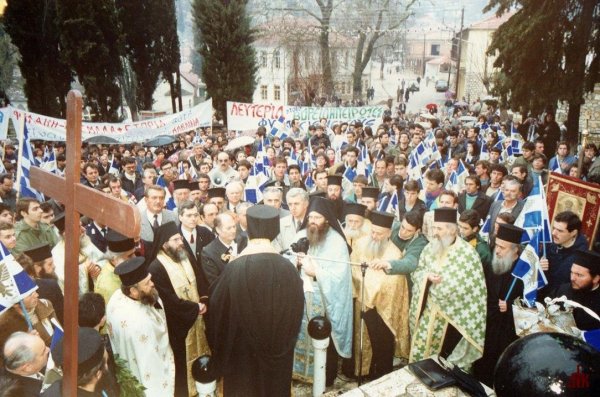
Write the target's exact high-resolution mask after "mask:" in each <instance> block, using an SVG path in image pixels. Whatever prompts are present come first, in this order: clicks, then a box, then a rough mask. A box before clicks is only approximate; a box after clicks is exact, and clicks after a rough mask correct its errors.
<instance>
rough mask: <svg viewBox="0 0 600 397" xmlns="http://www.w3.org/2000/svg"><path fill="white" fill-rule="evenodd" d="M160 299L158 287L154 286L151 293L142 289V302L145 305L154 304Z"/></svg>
mask: <svg viewBox="0 0 600 397" xmlns="http://www.w3.org/2000/svg"><path fill="white" fill-rule="evenodd" d="M156 301H158V291H157V290H156V288H152V291H150V293H145V292H143V291H142V290H140V302H142V304H144V305H148V306H154V304H155V303H156Z"/></svg>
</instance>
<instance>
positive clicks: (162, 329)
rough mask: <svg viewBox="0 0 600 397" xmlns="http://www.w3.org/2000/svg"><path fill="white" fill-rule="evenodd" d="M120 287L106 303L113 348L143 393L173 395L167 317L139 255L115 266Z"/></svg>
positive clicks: (149, 396) (173, 364)
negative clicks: (143, 389) (141, 387)
mask: <svg viewBox="0 0 600 397" xmlns="http://www.w3.org/2000/svg"><path fill="white" fill-rule="evenodd" d="M115 274H117V275H118V276H119V279H120V280H121V289H119V290H117V291H115V292H114V293H113V294H112V296H111V298H110V300H109V301H108V305H107V306H106V322H107V324H108V329H109V332H110V334H109V337H110V342H111V346H112V348H113V352H114V354H115V355H118V356H119V357H120V358H122V359H123V360H125V362H126V363H127V367H128V368H129V370H130V371H131V373H132V374H133V375H134V376H135V377H136V378H137V380H138V381H139V382H140V383H141V384H142V385H143V386H144V387H145V388H146V390H145V391H144V393H145V395H146V397H162V396H173V395H174V393H175V359H174V357H173V350H172V349H171V345H170V344H169V332H168V328H167V318H166V317H165V310H164V309H163V305H162V301H161V299H160V298H159V296H158V291H157V290H156V288H155V287H154V283H153V282H152V276H151V275H150V274H149V273H148V271H147V270H146V266H145V265H144V258H143V257H134V258H131V259H127V260H126V261H124V262H122V263H120V264H119V266H117V267H116V268H115Z"/></svg>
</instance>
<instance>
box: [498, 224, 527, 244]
mask: <svg viewBox="0 0 600 397" xmlns="http://www.w3.org/2000/svg"><path fill="white" fill-rule="evenodd" d="M523 232H524V230H523V229H521V228H520V227H518V226H515V225H511V224H510V223H500V224H499V225H498V234H496V239H499V240H503V241H507V242H509V243H513V244H521V239H522V238H523Z"/></svg>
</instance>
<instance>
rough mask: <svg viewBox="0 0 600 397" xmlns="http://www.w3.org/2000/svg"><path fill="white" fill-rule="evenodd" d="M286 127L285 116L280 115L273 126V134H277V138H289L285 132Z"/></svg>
mask: <svg viewBox="0 0 600 397" xmlns="http://www.w3.org/2000/svg"><path fill="white" fill-rule="evenodd" d="M284 129H285V116H280V117H279V118H278V119H277V120H275V122H274V123H273V127H272V128H271V135H272V136H276V137H277V138H279V139H281V140H284V139H285V138H287V134H286V133H285V132H284Z"/></svg>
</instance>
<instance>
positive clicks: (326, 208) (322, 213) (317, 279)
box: [294, 197, 352, 386]
mask: <svg viewBox="0 0 600 397" xmlns="http://www.w3.org/2000/svg"><path fill="white" fill-rule="evenodd" d="M307 214H308V216H307V218H306V219H305V221H304V223H303V224H302V230H300V232H299V233H298V238H302V237H307V238H308V241H309V249H308V253H307V254H306V255H305V254H299V255H298V263H299V264H300V265H301V266H302V269H301V276H302V279H303V281H304V300H305V310H304V316H303V317H302V326H301V328H300V334H299V336H298V343H297V344H296V349H295V352H294V376H295V377H296V378H298V379H301V380H306V381H311V380H312V377H313V354H314V350H313V347H312V342H311V338H310V337H309V335H308V330H307V327H308V322H309V321H310V320H311V319H312V318H313V317H315V316H326V317H327V318H328V319H329V321H330V322H331V337H330V341H329V347H328V348H327V367H326V376H325V385H326V386H331V385H332V384H333V381H334V380H335V377H336V375H337V367H338V365H337V361H338V354H339V355H340V356H342V357H344V358H350V357H351V355H352V272H351V270H350V265H349V264H348V262H349V261H350V248H349V247H348V245H347V244H346V239H345V237H344V232H343V231H342V227H341V226H340V224H339V222H338V220H337V218H336V217H335V215H334V212H333V208H332V206H331V203H330V202H329V201H328V200H327V199H325V198H323V197H313V198H312V199H311V201H310V204H309V207H308V211H307Z"/></svg>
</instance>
